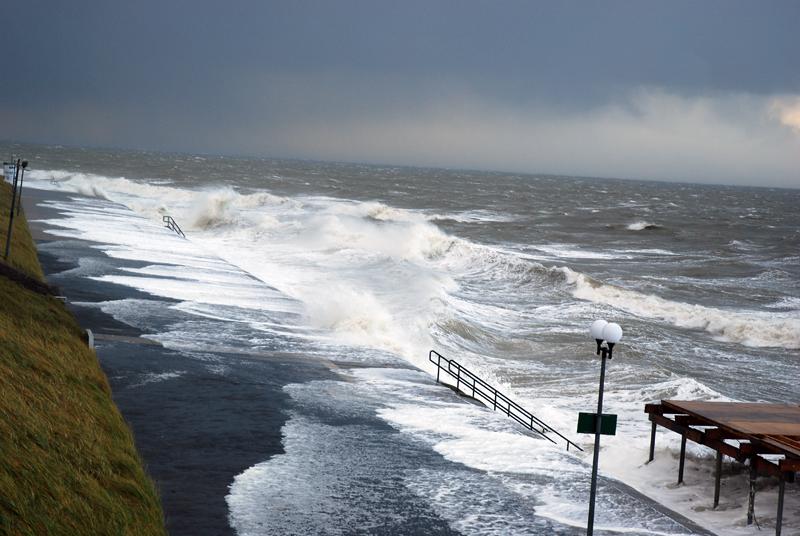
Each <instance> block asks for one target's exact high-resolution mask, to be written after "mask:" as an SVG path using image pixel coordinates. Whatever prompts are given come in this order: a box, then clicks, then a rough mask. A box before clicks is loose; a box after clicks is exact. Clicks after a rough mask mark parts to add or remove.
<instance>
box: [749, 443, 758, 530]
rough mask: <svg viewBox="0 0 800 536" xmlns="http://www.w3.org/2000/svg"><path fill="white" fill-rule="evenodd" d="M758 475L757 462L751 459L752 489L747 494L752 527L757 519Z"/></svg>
mask: <svg viewBox="0 0 800 536" xmlns="http://www.w3.org/2000/svg"><path fill="white" fill-rule="evenodd" d="M757 476H758V473H757V472H756V460H755V459H754V458H750V489H749V492H748V494H747V524H748V525H752V524H753V520H754V519H755V517H756V513H755V508H756V477H757Z"/></svg>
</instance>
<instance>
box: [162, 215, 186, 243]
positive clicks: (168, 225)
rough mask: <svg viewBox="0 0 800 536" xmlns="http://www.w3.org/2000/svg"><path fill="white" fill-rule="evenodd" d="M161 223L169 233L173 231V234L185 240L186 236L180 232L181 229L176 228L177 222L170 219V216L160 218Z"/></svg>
mask: <svg viewBox="0 0 800 536" xmlns="http://www.w3.org/2000/svg"><path fill="white" fill-rule="evenodd" d="M161 221H163V222H164V226H165V227H166V228H167V229H169V230H170V231H173V232H175V233H177V234H179V235H181V236H182V237H183V238H186V235H185V234H183V231H181V228H180V227H178V224H177V222H176V221H175V220H173V219H172V216H164V217H163V218H161Z"/></svg>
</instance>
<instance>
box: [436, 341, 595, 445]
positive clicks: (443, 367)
mask: <svg viewBox="0 0 800 536" xmlns="http://www.w3.org/2000/svg"><path fill="white" fill-rule="evenodd" d="M428 360H429V361H430V362H431V363H433V364H434V365H436V367H437V368H436V381H437V382H439V381H440V372H441V371H444V372H446V373H447V374H448V375H449V376H450V377H451V378H452V379H454V380H455V382H456V383H455V389H456V391H457V392H459V393H463V394H465V395H467V396H470V397H472V398H474V399H475V400H479V401H481V402H483V403H484V404H486V406H488V407H491V408H492V409H493V410H495V411H498V410H499V411H501V412H503V413H505V414H506V416H508V417H510V418H512V419H514V420H515V421H517V422H518V423H519V424H521V425H522V426H524V427H525V428H527V429H528V430H530V431H532V432H534V433H536V434H538V435H540V436H542V437H543V438H545V439H546V440H548V441H550V442H551V443H553V444H556V445H557V444H559V443H561V444H566V447H567V450H569V449H570V447H574V448H576V449H578V450H580V451H583V449H582V448H580V447H579V446H578V445H577V444H576V443H575V442H573V441H572V440H570V439H568V438H566V437H564V436H563V435H562V434H560V433H559V432H558V431H556V430H555V429H554V428H553V427H552V426H550V425H548V424H547V423H545V422H544V421H542V420H541V419H539V418H538V417H536V416H535V415H534V414H533V413H531V412H530V411H528V410H526V409H525V408H523V407H522V406H520V405H519V404H517V403H516V402H514V401H513V400H511V399H510V398H508V397H507V396H506V395H504V394H503V393H501V392H500V391H498V390H497V389H495V388H494V387H492V386H491V385H489V384H488V383H486V382H485V381H483V380H482V379H480V378H479V377H478V376H476V375H475V374H473V373H472V372H470V371H469V370H467V369H466V368H464V367H463V366H461V365H460V364H459V363H458V362H456V361H454V360H452V359H448V358H446V357H444V356H443V355H442V354H440V353H439V352H437V351H436V350H431V351H430V353H429V354H428ZM551 435H552V436H555V437H550V436H551Z"/></svg>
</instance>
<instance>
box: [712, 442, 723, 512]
mask: <svg viewBox="0 0 800 536" xmlns="http://www.w3.org/2000/svg"><path fill="white" fill-rule="evenodd" d="M721 478H722V452H720V451H717V466H716V467H715V470H714V508H716V507H717V506H719V481H720V479H721Z"/></svg>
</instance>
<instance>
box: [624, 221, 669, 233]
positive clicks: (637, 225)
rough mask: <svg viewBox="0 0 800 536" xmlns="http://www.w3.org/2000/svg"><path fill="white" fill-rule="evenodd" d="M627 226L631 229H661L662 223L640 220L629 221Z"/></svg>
mask: <svg viewBox="0 0 800 536" xmlns="http://www.w3.org/2000/svg"><path fill="white" fill-rule="evenodd" d="M625 228H626V229H627V230H629V231H645V230H650V229H660V228H661V226H660V225H656V224H655V223H650V222H648V221H644V220H639V221H635V222H633V223H629V224H628V225H626V226H625Z"/></svg>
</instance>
